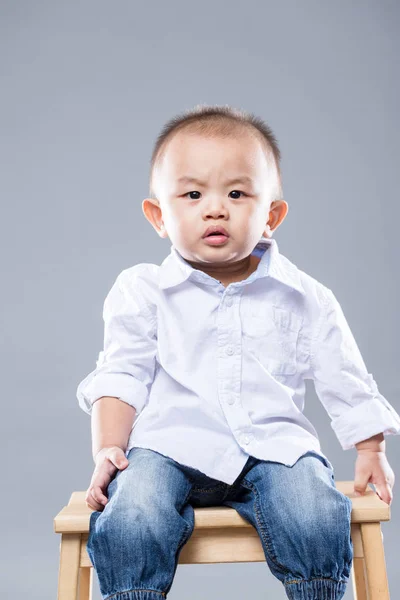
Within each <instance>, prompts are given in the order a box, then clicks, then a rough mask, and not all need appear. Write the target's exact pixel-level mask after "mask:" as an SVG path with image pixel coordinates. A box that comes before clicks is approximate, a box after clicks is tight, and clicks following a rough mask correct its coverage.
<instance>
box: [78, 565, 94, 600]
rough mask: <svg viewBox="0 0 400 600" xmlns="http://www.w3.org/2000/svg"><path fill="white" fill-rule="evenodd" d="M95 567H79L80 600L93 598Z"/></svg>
mask: <svg viewBox="0 0 400 600" xmlns="http://www.w3.org/2000/svg"><path fill="white" fill-rule="evenodd" d="M92 590H93V569H92V568H91V567H80V569H79V596H78V597H79V600H92Z"/></svg>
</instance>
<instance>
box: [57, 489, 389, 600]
mask: <svg viewBox="0 0 400 600" xmlns="http://www.w3.org/2000/svg"><path fill="white" fill-rule="evenodd" d="M335 486H336V488H337V489H338V490H339V491H340V492H342V493H343V494H345V495H346V496H347V497H349V498H350V499H351V502H352V512H351V539H352V543H353V564H352V570H351V576H352V577H351V579H352V584H353V594H354V599H355V600H389V599H390V595H389V586H388V580H387V573H386V564H385V556H384V547H383V535H382V531H381V521H389V520H390V506H389V505H388V504H386V503H385V502H384V501H383V500H381V499H380V498H379V496H378V495H377V493H376V492H375V490H373V489H372V488H370V487H367V489H366V491H365V494H364V495H362V496H356V495H355V493H354V481H335ZM85 495H86V492H85V491H77V492H73V493H72V494H71V497H70V499H69V502H68V504H67V505H66V506H64V508H62V510H61V511H60V512H59V513H58V514H57V515H56V516H55V518H54V531H55V533H60V534H61V543H60V563H59V577H58V600H91V597H92V583H93V566H92V564H91V561H90V558H89V555H88V553H87V551H86V543H87V540H88V534H89V521H90V515H91V513H92V512H93V510H92V509H91V508H89V507H88V506H86V502H85ZM194 520H195V522H194V530H193V533H192V535H191V537H190V538H189V540H188V541H187V542H186V544H185V545H184V546H183V548H182V549H181V552H180V555H179V559H178V564H204V563H225V562H264V561H265V555H264V551H263V548H262V545H261V540H260V538H259V536H258V533H257V531H256V529H255V528H254V527H253V525H252V524H251V523H249V522H248V521H246V520H245V519H244V518H243V517H241V515H239V513H238V512H237V511H236V510H235V509H233V508H230V507H228V506H213V507H204V508H195V509H194Z"/></svg>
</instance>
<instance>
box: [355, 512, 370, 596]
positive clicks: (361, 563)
mask: <svg viewBox="0 0 400 600" xmlns="http://www.w3.org/2000/svg"><path fill="white" fill-rule="evenodd" d="M351 541H352V542H353V561H352V565H351V579H352V583H353V596H354V600H368V593H367V577H366V570H365V559H364V549H363V543H362V539H361V530H360V524H359V523H352V524H351Z"/></svg>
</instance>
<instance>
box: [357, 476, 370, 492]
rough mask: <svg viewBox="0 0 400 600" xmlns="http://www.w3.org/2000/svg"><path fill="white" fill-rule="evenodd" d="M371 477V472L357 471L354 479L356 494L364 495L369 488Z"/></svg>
mask: <svg viewBox="0 0 400 600" xmlns="http://www.w3.org/2000/svg"><path fill="white" fill-rule="evenodd" d="M369 478H370V474H369V473H365V474H363V473H356V476H355V480H354V492H355V495H356V496H362V495H363V494H364V493H365V490H366V489H367V485H368V481H369Z"/></svg>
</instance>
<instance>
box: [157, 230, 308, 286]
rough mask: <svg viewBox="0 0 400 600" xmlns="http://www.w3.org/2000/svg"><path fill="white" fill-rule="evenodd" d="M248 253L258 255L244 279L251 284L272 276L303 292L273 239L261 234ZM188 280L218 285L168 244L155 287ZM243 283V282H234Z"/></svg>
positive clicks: (290, 265)
mask: <svg viewBox="0 0 400 600" xmlns="http://www.w3.org/2000/svg"><path fill="white" fill-rule="evenodd" d="M252 254H256V255H257V256H261V260H260V262H259V263H258V265H257V269H256V271H254V273H252V274H251V275H250V276H249V277H248V278H247V280H245V281H246V284H247V283H251V282H252V281H254V280H255V279H258V278H261V277H272V278H273V279H276V280H277V281H280V282H281V283H283V284H285V285H287V286H289V287H292V288H294V289H295V290H297V291H298V292H300V293H301V294H305V291H304V288H303V286H302V283H301V278H300V273H299V269H298V268H297V267H296V265H294V264H293V263H292V262H291V261H290V260H289V259H287V258H286V257H285V256H283V255H282V254H280V252H279V249H278V244H277V241H276V240H275V239H274V238H266V237H263V236H262V237H261V238H260V240H259V242H258V243H257V245H256V247H255V248H254V250H253V251H252ZM187 279H191V280H192V281H200V282H201V283H205V284H207V285H218V282H217V281H216V279H214V278H213V277H210V276H209V275H207V273H204V272H203V271H200V270H199V269H194V268H193V267H192V266H191V265H190V264H189V263H188V262H187V261H186V260H185V259H184V258H183V257H182V255H181V254H180V253H179V252H178V250H177V249H176V247H175V246H174V245H173V244H171V251H170V254H169V255H168V256H167V257H166V258H165V259H164V260H163V262H162V263H161V265H160V268H159V287H160V288H161V289H167V288H170V287H173V286H175V285H179V284H180V283H182V282H184V281H186V280H187ZM238 283H243V284H244V281H243V282H238Z"/></svg>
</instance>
